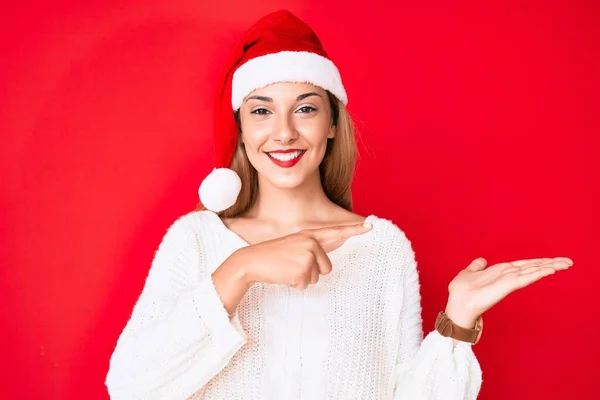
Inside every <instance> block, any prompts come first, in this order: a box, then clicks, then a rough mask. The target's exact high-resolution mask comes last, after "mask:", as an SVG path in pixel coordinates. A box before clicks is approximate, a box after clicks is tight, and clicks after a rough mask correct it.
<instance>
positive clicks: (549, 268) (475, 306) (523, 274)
mask: <svg viewBox="0 0 600 400" xmlns="http://www.w3.org/2000/svg"><path fill="white" fill-rule="evenodd" d="M486 265H487V261H486V260H485V259H484V258H481V257H480V258H477V259H475V260H474V261H473V262H472V263H471V264H469V266H468V267H467V268H465V269H464V270H462V271H461V272H459V274H458V275H457V276H456V277H455V278H454V279H453V280H452V281H451V282H450V284H449V285H448V290H449V291H450V298H451V299H452V302H453V303H455V304H462V305H463V306H464V307H467V308H468V310H469V312H470V313H472V314H473V315H474V316H479V315H481V314H483V313H484V312H485V311H487V310H489V309H490V308H492V307H493V306H494V305H495V304H496V303H498V302H499V301H500V300H502V299H503V298H505V297H506V296H507V295H509V294H510V293H512V292H514V291H515V290H517V289H521V288H524V287H526V286H529V285H531V284H532V283H533V282H536V281H538V280H540V279H541V278H543V277H546V276H548V275H552V274H554V273H555V272H556V271H558V270H564V269H568V268H569V267H571V266H572V265H573V261H572V260H571V259H569V258H567V257H555V258H534V259H528V260H518V261H512V262H502V263H499V264H495V265H492V266H490V267H488V268H485V266H486Z"/></svg>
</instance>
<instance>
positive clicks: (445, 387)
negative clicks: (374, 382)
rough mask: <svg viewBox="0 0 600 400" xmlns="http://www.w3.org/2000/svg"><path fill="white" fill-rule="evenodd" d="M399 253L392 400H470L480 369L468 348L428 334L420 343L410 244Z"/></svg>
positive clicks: (418, 301)
mask: <svg viewBox="0 0 600 400" xmlns="http://www.w3.org/2000/svg"><path fill="white" fill-rule="evenodd" d="M403 241H404V244H403V245H404V246H408V247H407V248H406V249H404V250H403V251H401V252H400V254H403V256H404V257H405V258H404V260H403V261H402V268H403V273H404V279H403V282H402V289H403V290H402V296H403V303H402V304H403V305H402V312H401V316H400V322H399V323H400V327H399V329H400V335H401V342H400V350H399V352H398V361H397V367H396V374H395V388H394V399H395V400H405V399H410V400H434V399H435V400H442V399H444V400H474V399H476V398H477V395H478V394H479V390H480V388H481V383H482V377H481V368H480V365H479V362H478V361H477V358H476V357H475V354H474V353H473V350H472V345H471V344H469V343H466V342H456V341H454V340H453V339H451V338H447V337H443V336H442V335H440V334H439V333H438V332H437V331H435V330H433V331H431V332H430V333H429V334H428V335H427V337H425V339H424V340H423V328H422V318H421V295H420V291H419V288H420V283H419V278H418V270H417V263H416V260H415V254H414V251H413V249H412V247H411V244H410V241H408V239H406V238H404V240H403Z"/></svg>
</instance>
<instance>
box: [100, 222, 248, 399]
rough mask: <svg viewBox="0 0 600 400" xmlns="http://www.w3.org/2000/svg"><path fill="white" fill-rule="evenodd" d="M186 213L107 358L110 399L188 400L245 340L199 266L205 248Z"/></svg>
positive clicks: (170, 234) (166, 240)
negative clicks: (108, 361)
mask: <svg viewBox="0 0 600 400" xmlns="http://www.w3.org/2000/svg"><path fill="white" fill-rule="evenodd" d="M186 218H189V217H186V216H183V217H181V218H179V219H178V220H177V221H175V223H173V225H172V226H171V227H169V229H168V231H167V233H166V234H165V236H164V237H163V239H162V242H161V243H160V245H159V247H158V250H157V252H156V254H155V256H154V259H153V261H152V265H151V268H150V271H149V273H148V277H147V279H146V283H145V286H144V289H143V290H142V293H141V295H140V297H139V299H138V300H137V303H136V304H135V306H134V308H133V313H132V315H131V318H130V319H129V321H128V323H127V325H126V326H125V328H124V329H123V331H122V333H121V335H120V337H119V339H118V341H117V344H116V347H115V349H114V352H113V354H112V357H111V360H110V367H109V370H108V374H107V376H106V382H105V383H106V387H107V389H108V392H109V394H110V397H111V398H112V399H128V400H131V399H145V400H147V399H163V398H169V399H175V398H186V397H188V396H190V395H192V394H194V393H196V392H198V391H199V390H201V389H203V387H204V386H205V385H206V384H207V382H208V381H209V380H210V379H212V378H213V377H214V376H215V375H216V374H217V373H218V372H220V371H221V370H222V369H223V368H224V367H225V366H226V365H227V364H228V363H229V361H230V360H231V358H232V357H233V355H234V354H235V353H236V352H237V351H238V350H239V349H240V348H241V347H242V345H243V344H244V343H245V342H246V335H245V333H244V331H243V329H242V326H241V324H240V321H239V319H238V317H237V315H234V316H233V318H232V319H230V318H229V316H228V313H227V311H226V309H225V307H224V305H223V302H222V301H221V299H220V296H219V293H218V292H217V290H216V288H215V282H214V280H213V277H212V276H211V275H210V274H207V272H206V271H205V270H204V268H201V267H202V266H203V258H202V257H203V256H202V248H201V244H200V241H199V238H198V237H197V236H196V234H195V233H194V232H193V230H192V229H191V227H190V225H189V223H190V221H189V220H187V219H186Z"/></svg>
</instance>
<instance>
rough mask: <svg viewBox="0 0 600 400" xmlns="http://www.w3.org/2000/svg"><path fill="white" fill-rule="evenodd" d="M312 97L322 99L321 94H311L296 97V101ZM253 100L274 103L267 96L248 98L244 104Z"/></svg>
mask: <svg viewBox="0 0 600 400" xmlns="http://www.w3.org/2000/svg"><path fill="white" fill-rule="evenodd" d="M310 96H319V97H322V96H321V95H320V94H319V93H316V92H309V93H304V94H301V95H300V96H298V97H296V101H300V100H304V99H305V98H307V97H310ZM251 99H253V100H260V101H266V102H269V103H272V102H273V99H272V98H270V97H266V96H250V97H248V98H246V100H244V102H246V101H248V100H251Z"/></svg>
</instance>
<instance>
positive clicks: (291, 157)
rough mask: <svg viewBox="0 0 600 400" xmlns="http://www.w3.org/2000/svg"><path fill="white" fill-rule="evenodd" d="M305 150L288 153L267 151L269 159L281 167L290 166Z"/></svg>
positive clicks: (296, 161)
mask: <svg viewBox="0 0 600 400" xmlns="http://www.w3.org/2000/svg"><path fill="white" fill-rule="evenodd" d="M304 153H306V150H298V151H293V152H289V153H267V155H268V156H269V158H270V159H271V161H273V162H274V163H275V164H277V165H278V166H280V167H283V168H290V167H293V166H294V165H296V163H298V161H300V159H301V158H302V156H303V155H304Z"/></svg>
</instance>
